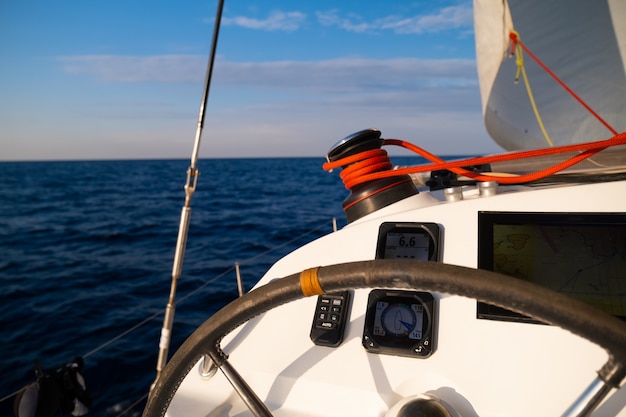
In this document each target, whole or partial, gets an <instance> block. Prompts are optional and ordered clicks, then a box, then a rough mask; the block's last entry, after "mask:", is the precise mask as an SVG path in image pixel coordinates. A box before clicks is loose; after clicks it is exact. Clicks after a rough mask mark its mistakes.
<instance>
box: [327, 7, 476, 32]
mask: <svg viewBox="0 0 626 417" xmlns="http://www.w3.org/2000/svg"><path fill="white" fill-rule="evenodd" d="M316 16H317V20H318V22H319V23H320V24H321V25H323V26H336V27H338V28H340V29H343V30H346V31H349V32H359V33H361V32H367V31H391V32H394V33H397V34H417V33H426V32H440V31H444V30H449V29H459V28H471V27H472V25H473V12H472V8H471V6H468V5H459V6H450V7H444V8H442V9H439V10H438V11H437V12H436V13H432V14H425V15H416V16H410V17H403V16H386V17H383V18H379V19H375V20H372V21H369V22H368V21H365V20H364V19H363V18H362V17H360V16H356V15H354V14H350V15H347V16H342V15H341V14H340V11H339V10H337V9H333V10H329V11H325V12H317V13H316Z"/></svg>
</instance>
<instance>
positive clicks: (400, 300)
mask: <svg viewBox="0 0 626 417" xmlns="http://www.w3.org/2000/svg"><path fill="white" fill-rule="evenodd" d="M435 319H436V314H435V301H434V298H433V296H432V294H430V293H427V292H420V291H405V290H383V289H375V290H372V292H370V295H369V298H368V300H367V312H366V314H365V327H364V329H363V340H362V342H363V346H364V347H365V349H367V351H369V352H372V353H382V354H390V355H400V356H411V357H419V358H426V357H428V356H430V355H431V354H432V353H433V352H434V349H435V346H434V338H433V333H434V330H433V329H434V328H435Z"/></svg>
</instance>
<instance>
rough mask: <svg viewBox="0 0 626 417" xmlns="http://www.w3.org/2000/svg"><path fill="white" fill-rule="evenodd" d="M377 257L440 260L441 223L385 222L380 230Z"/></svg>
mask: <svg viewBox="0 0 626 417" xmlns="http://www.w3.org/2000/svg"><path fill="white" fill-rule="evenodd" d="M376 258H377V259H414V260H418V261H439V260H440V258H441V253H440V251H439V225H438V224H436V223H383V224H381V225H380V229H379V231H378V244H377V246H376Z"/></svg>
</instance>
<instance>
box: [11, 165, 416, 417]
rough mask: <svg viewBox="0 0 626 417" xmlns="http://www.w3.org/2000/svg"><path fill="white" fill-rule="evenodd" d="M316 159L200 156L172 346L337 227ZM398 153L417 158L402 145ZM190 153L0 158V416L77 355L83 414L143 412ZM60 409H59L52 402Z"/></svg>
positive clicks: (338, 214)
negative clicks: (86, 401)
mask: <svg viewBox="0 0 626 417" xmlns="http://www.w3.org/2000/svg"><path fill="white" fill-rule="evenodd" d="M323 162H324V160H323V158H267V159H201V160H199V161H198V165H197V167H198V169H199V171H200V176H199V177H198V181H197V186H196V191H195V193H194V194H193V196H192V199H191V216H190V225H189V232H188V236H187V245H186V250H185V252H184V262H183V268H182V274H181V277H180V279H179V281H178V287H177V295H176V297H177V298H176V300H177V302H176V313H175V320H174V326H173V334H172V341H171V347H170V355H171V354H172V352H174V351H175V350H176V348H177V346H179V345H180V344H181V343H182V342H183V341H184V340H185V338H186V337H187V336H189V335H190V334H191V333H192V332H193V330H194V329H195V328H196V327H197V326H198V325H200V324H201V323H202V322H204V321H205V320H206V319H207V318H208V317H209V316H210V315H211V314H212V313H214V312H215V311H217V310H218V309H220V308H221V307H222V306H224V305H225V304H227V303H228V302H230V301H231V300H233V299H234V298H236V297H237V296H238V289H237V283H236V273H235V265H236V264H237V265H238V266H239V271H240V274H241V277H242V280H243V284H244V290H245V291H248V290H250V288H252V286H253V285H254V284H255V283H256V281H257V280H258V279H259V278H260V277H261V276H262V275H263V274H264V273H265V272H266V271H267V269H268V268H269V267H270V265H271V264H272V263H274V262H275V261H276V260H278V259H279V258H281V257H282V256H284V255H285V254H287V253H289V252H290V251H292V250H294V249H295V248H297V247H299V246H301V245H303V244H305V243H307V242H310V241H312V240H314V239H317V238H319V237H321V236H323V235H326V234H328V233H331V232H332V230H333V222H335V223H336V225H337V227H338V228H341V227H343V226H345V224H346V220H345V215H344V213H343V210H342V201H343V200H344V199H345V198H346V197H347V196H348V194H349V192H348V191H347V190H346V189H345V187H344V185H343V183H342V182H341V180H340V178H339V175H338V173H337V172H332V173H328V172H326V171H324V170H323V169H322V164H323ZM393 162H394V163H396V164H399V165H410V164H414V163H421V162H423V160H422V159H421V158H419V157H415V158H412V157H398V158H394V159H393ZM188 167H189V161H188V160H136V161H135V160H133V161H131V160H115V161H58V162H2V163H0V283H1V285H2V287H1V288H2V291H0V375H1V376H2V377H1V378H0V399H2V401H0V416H12V415H13V402H14V397H15V396H14V394H15V393H17V392H18V391H19V390H20V389H21V388H22V387H24V386H25V385H27V384H29V383H32V382H33V381H35V379H36V375H35V363H38V364H39V366H40V368H41V369H43V370H44V371H54V370H56V369H59V368H60V367H61V366H63V365H64V364H66V363H68V362H71V361H73V360H74V359H75V358H76V357H82V358H83V361H84V369H83V376H84V378H85V383H86V385H87V389H88V391H89V394H90V397H91V400H92V405H91V408H90V412H89V414H88V415H89V416H94V417H100V416H106V417H113V416H139V415H141V412H142V410H143V406H144V405H145V398H146V396H147V393H148V391H149V387H150V385H151V383H152V382H153V381H154V379H155V376H156V371H155V367H156V362H157V355H158V345H159V337H160V330H161V327H162V323H163V314H164V308H165V305H166V303H167V301H168V297H169V292H170V286H171V281H172V268H173V261H174V251H175V248H176V242H177V236H178V231H179V224H180V219H181V210H182V207H183V205H184V201H185V191H184V185H185V183H186V181H187V180H186V178H187V169H188ZM56 415H61V414H56Z"/></svg>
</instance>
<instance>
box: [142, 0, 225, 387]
mask: <svg viewBox="0 0 626 417" xmlns="http://www.w3.org/2000/svg"><path fill="white" fill-rule="evenodd" d="M223 8H224V0H219V1H218V4H217V12H216V15H215V25H214V27H213V40H212V42H211V52H210V55H209V63H208V66H207V71H206V76H205V80H204V89H203V94H202V101H201V103H200V111H199V114H198V126H197V129H196V137H195V141H194V145H193V151H192V153H191V162H190V165H189V168H187V181H186V183H185V204H184V205H183V208H182V211H181V214H180V224H179V228H178V238H177V241H176V251H175V253H174V263H173V266H172V284H171V288H170V296H169V299H168V302H167V306H166V307H165V315H164V317H163V327H162V328H161V338H160V341H159V357H158V359H157V366H156V371H157V375H156V379H155V382H156V381H157V380H158V379H159V377H160V376H161V372H162V371H163V369H164V368H165V365H166V364H167V356H168V352H169V346H170V340H171V334H172V326H173V324H174V311H175V306H176V286H177V284H178V279H179V278H180V276H181V273H182V268H183V259H184V256H185V247H186V246H187V235H188V231H189V219H190V217H191V197H192V196H193V193H194V191H195V190H196V185H197V182H198V176H199V175H200V172H199V171H198V168H197V167H196V165H197V162H198V153H199V151H200V141H201V138H202V129H203V128H204V115H205V110H206V105H207V102H208V99H209V88H210V86H211V77H212V75H213V65H214V63H215V53H216V50H217V39H218V36H219V31H220V23H221V20H222V10H223ZM152 386H154V384H153V385H152Z"/></svg>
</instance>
